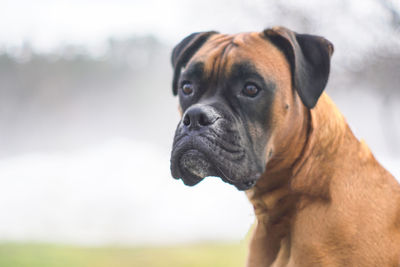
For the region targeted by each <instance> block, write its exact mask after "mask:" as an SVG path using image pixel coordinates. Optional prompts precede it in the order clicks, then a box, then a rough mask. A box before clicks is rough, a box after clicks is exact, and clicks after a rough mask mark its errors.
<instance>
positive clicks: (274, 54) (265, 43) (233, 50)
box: [187, 32, 290, 80]
mask: <svg viewBox="0 0 400 267" xmlns="http://www.w3.org/2000/svg"><path fill="white" fill-rule="evenodd" d="M191 66H192V67H194V66H196V68H198V69H199V68H200V66H201V72H203V75H207V76H211V75H219V74H220V73H221V72H223V73H225V74H229V73H231V72H232V71H233V70H237V69H238V67H241V66H243V68H245V69H252V70H257V72H259V73H261V75H263V76H273V77H275V78H277V79H278V80H280V79H286V80H287V79H288V78H289V79H290V77H288V75H290V73H289V72H290V69H289V64H288V62H287V60H286V58H285V56H284V54H283V53H282V52H281V51H280V50H279V49H278V48H277V47H276V46H275V45H273V44H272V43H271V42H270V41H269V40H268V39H267V38H265V37H264V36H263V34H262V33H258V32H252V33H239V34H234V35H225V34H215V35H213V36H211V37H210V38H209V40H207V42H206V43H205V44H204V45H203V46H202V47H201V48H200V49H199V50H198V51H197V52H196V53H195V54H194V55H193V57H192V58H191V60H190V61H189V63H188V64H187V67H191ZM198 71H200V70H198Z"/></svg>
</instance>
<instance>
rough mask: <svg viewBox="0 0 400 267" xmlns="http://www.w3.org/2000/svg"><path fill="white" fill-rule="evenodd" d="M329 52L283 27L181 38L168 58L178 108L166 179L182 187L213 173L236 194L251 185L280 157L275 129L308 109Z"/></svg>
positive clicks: (324, 78) (323, 81)
mask: <svg viewBox="0 0 400 267" xmlns="http://www.w3.org/2000/svg"><path fill="white" fill-rule="evenodd" d="M332 51H333V49H332V45H331V44H330V43H329V42H328V41H327V40H325V39H323V38H321V37H317V36H308V35H297V34H295V33H293V32H291V31H289V30H286V29H284V28H279V29H275V30H265V31H263V32H260V33H242V34H236V35H224V34H219V33H216V32H201V33H194V34H192V35H189V36H188V37H186V38H185V39H184V40H182V41H181V42H180V43H179V44H178V45H177V46H176V47H175V48H174V50H173V53H172V65H173V67H174V77H173V93H174V94H175V95H178V96H179V103H180V108H181V111H182V118H181V121H180V122H179V124H178V126H177V129H176V133H175V138H174V142H173V149H172V155H171V172H172V176H173V177H174V178H177V179H182V180H183V182H184V183H185V184H186V185H190V186H192V185H195V184H197V183H199V182H200V181H201V180H202V179H203V178H205V177H207V176H217V177H220V178H221V179H222V180H223V181H225V182H228V183H230V184H232V185H234V186H235V187H236V188H237V189H239V190H247V189H249V188H251V187H253V186H254V185H255V184H256V182H257V180H258V179H259V178H260V176H261V175H262V174H263V173H265V171H266V170H267V168H268V164H267V163H268V162H269V161H270V160H271V159H272V158H273V156H274V155H280V156H283V155H284V153H283V151H280V150H282V149H284V148H285V147H286V146H288V145H289V144H290V142H287V144H284V145H281V144H279V145H278V144H277V142H280V141H281V140H282V138H283V137H287V138H290V137H291V136H290V133H289V134H288V133H287V132H288V131H286V130H285V129H283V127H284V125H287V121H291V120H293V121H295V120H296V113H298V112H301V111H299V110H300V109H299V108H297V107H299V103H300V102H303V104H302V105H306V106H307V107H309V108H312V107H313V106H314V105H315V104H316V101H317V99H318V97H319V96H320V95H321V93H322V91H323V89H324V87H325V85H326V82H327V79H328V74H329V63H330V55H331V53H332ZM297 65H302V70H303V71H298V68H297ZM304 70H305V71H304ZM311 76H312V78H313V81H310V79H309V77H311ZM305 87H307V90H304V88H305ZM293 88H295V89H296V90H295V91H296V92H295V91H294V90H293ZM294 94H295V96H293V95H294ZM297 98H299V99H301V100H299V101H297ZM289 107H290V108H289ZM295 123H299V122H295ZM280 135H282V136H280ZM292 139H293V138H292ZM292 139H291V140H292ZM278 147H279V148H278Z"/></svg>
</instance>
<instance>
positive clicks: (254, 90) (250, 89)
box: [242, 83, 260, 97]
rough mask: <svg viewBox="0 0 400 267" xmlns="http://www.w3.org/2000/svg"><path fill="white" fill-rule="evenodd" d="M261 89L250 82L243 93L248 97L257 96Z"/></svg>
mask: <svg viewBox="0 0 400 267" xmlns="http://www.w3.org/2000/svg"><path fill="white" fill-rule="evenodd" d="M259 91H260V90H259V89H258V87H257V86H256V85H254V84H252V83H248V84H246V85H245V86H244V88H243V90H242V94H243V95H245V96H248V97H255V96H256V95H257V94H258V92H259Z"/></svg>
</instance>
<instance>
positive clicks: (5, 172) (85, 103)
mask: <svg viewBox="0 0 400 267" xmlns="http://www.w3.org/2000/svg"><path fill="white" fill-rule="evenodd" d="M0 6H1V9H0V266H172V265H173V266H242V265H243V262H244V259H245V254H246V242H247V241H246V236H247V233H248V230H249V229H250V228H251V225H252V223H253V221H254V216H253V213H252V208H251V206H250V205H249V203H248V201H247V199H246V197H245V195H244V193H242V192H238V191H237V190H236V189H235V188H234V187H232V186H230V185H228V184H224V183H223V182H221V181H220V180H219V179H218V178H208V179H206V180H205V181H203V182H202V183H200V184H199V185H198V186H196V187H193V188H191V187H186V186H184V185H183V184H182V182H181V181H176V180H174V179H172V178H171V176H170V171H169V154H170V149H171V145H172V138H173V134H174V130H175V126H176V124H177V122H178V121H179V117H178V111H177V106H178V105H177V99H176V98H174V97H173V96H172V92H171V90H172V89H171V80H172V68H171V66H170V61H169V57H170V52H171V49H172V47H173V46H174V45H175V44H176V43H178V42H179V41H180V40H181V39H182V38H184V37H185V36H186V35H188V34H190V33H192V32H195V31H203V30H217V31H220V32H225V33H235V32H241V31H261V30H263V29H264V28H266V27H271V26H274V25H283V26H286V27H288V28H290V29H293V30H295V31H297V32H307V33H312V34H318V35H322V36H324V37H326V38H327V39H329V40H330V41H331V42H332V43H333V44H334V45H335V53H334V56H333V59H332V71H331V77H330V81H329V84H328V87H327V92H328V94H329V95H330V96H331V97H332V98H333V100H334V101H335V102H336V104H337V106H338V107H339V109H340V110H341V111H342V113H343V114H344V115H345V117H346V118H347V120H348V122H349V124H350V126H351V128H352V129H353V131H354V132H355V134H356V135H357V137H359V138H362V139H364V140H366V142H367V143H368V144H369V146H370V147H371V149H372V151H373V152H374V154H375V156H376V158H377V159H378V160H379V161H380V162H381V163H382V164H383V165H384V166H385V167H386V168H387V169H388V170H390V172H391V173H392V174H393V175H394V176H395V177H397V179H400V1H398V0H352V1H346V0H337V1H317V0H308V1H306V0H303V1H298V0H296V1H295V0H289V1H284V2H283V1H272V0H269V1H268V0H264V1H261V0H254V1H240V0H229V1H228V0H222V1H210V0H202V1H178V0H170V1H161V0H148V1H137V0H131V1H127V0H114V1H106V0H96V1H94V0H80V1H77V0H68V1H67V0H57V1H54V0H52V1H50V0H39V1H28V0H14V1H0Z"/></svg>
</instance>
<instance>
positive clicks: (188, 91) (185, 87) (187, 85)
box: [181, 82, 194, 95]
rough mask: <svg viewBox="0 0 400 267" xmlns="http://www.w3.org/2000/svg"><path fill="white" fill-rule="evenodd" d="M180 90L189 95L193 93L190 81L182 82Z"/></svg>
mask: <svg viewBox="0 0 400 267" xmlns="http://www.w3.org/2000/svg"><path fill="white" fill-rule="evenodd" d="M181 89H182V92H183V94H185V95H190V94H192V93H193V91H194V86H193V84H192V83H190V82H184V83H183V84H182V86H181Z"/></svg>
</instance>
